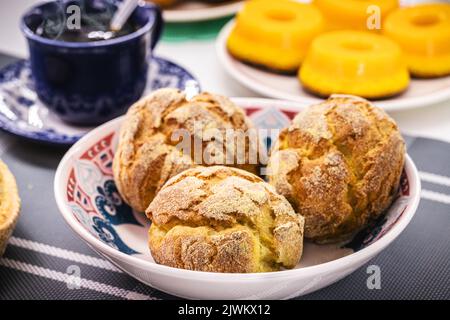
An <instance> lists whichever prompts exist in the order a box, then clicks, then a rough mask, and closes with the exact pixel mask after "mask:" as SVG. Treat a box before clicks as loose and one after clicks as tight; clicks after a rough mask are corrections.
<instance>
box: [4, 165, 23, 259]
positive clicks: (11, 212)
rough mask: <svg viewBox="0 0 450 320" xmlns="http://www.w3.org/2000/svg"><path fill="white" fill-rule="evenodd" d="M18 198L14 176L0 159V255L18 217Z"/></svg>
mask: <svg viewBox="0 0 450 320" xmlns="http://www.w3.org/2000/svg"><path fill="white" fill-rule="evenodd" d="M19 212H20V198H19V193H18V191H17V184H16V180H15V179H14V176H13V175H12V173H11V172H10V171H9V169H8V167H7V166H6V165H5V164H4V163H3V161H1V160H0V256H2V255H3V253H4V251H5V249H6V244H7V242H8V239H9V237H10V236H11V234H12V232H13V230H14V227H15V225H16V223H17V220H18V218H19Z"/></svg>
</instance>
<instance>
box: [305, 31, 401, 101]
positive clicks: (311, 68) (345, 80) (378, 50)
mask: <svg viewBox="0 0 450 320" xmlns="http://www.w3.org/2000/svg"><path fill="white" fill-rule="evenodd" d="M299 78H300V81H301V83H302V84H303V87H304V88H305V89H307V90H308V91H311V92H313V93H315V94H317V95H319V96H324V97H327V96H329V95H331V94H333V93H344V94H352V95H358V96H361V97H364V98H371V99H376V98H385V97H389V96H393V95H395V94H398V93H400V92H402V91H403V90H405V89H406V88H407V86H408V84H409V73H408V70H407V67H406V63H405V61H404V58H403V54H402V51H401V49H400V47H399V45H397V44H396V43H395V42H393V41H392V40H390V39H389V38H387V37H385V36H382V35H378V34H374V33H370V32H364V31H333V32H330V33H325V34H323V35H320V36H318V37H317V38H316V39H315V40H314V41H313V43H312V44H311V47H310V49H309V51H308V54H307V56H306V58H305V61H304V62H303V65H302V68H301V69H300V71H299Z"/></svg>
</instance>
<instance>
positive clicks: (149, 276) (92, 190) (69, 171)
mask: <svg viewBox="0 0 450 320" xmlns="http://www.w3.org/2000/svg"><path fill="white" fill-rule="evenodd" d="M234 101H235V102H236V103H237V104H238V105H240V106H241V107H243V108H245V109H246V111H247V114H248V115H249V116H250V117H251V118H252V119H253V122H254V123H255V125H256V126H257V127H259V128H281V127H285V126H286V125H287V124H288V123H289V121H290V120H289V119H290V118H292V117H293V116H294V115H295V114H296V110H298V109H299V107H301V105H300V106H299V104H298V103H293V102H285V101H278V100H269V99H252V98H237V99H234ZM122 120H123V118H117V119H115V120H112V121H110V122H108V123H106V124H104V125H102V126H100V127H98V128H97V129H94V130H93V131H91V132H90V133H88V134H87V135H86V136H84V137H83V138H82V139H81V140H79V141H78V142H77V143H76V144H75V145H74V146H73V147H72V148H71V149H70V150H69V151H68V152H67V154H66V155H65V156H64V158H63V159H62V161H61V163H60V165H59V167H58V170H57V172H56V176H55V183H54V191H55V198H56V202H57V204H58V207H59V210H60V211H61V213H62V215H63V217H64V219H65V220H66V221H67V223H68V224H69V225H70V227H71V228H72V229H73V230H74V231H75V232H76V233H77V234H78V235H79V236H80V237H81V239H82V240H84V241H85V242H87V243H88V244H89V245H90V246H91V247H92V248H94V249H95V250H96V251H97V252H98V253H99V254H101V255H102V256H104V257H105V258H107V259H108V260H110V261H111V262H112V263H114V264H115V265H116V266H118V267H119V268H120V269H122V270H124V271H125V272H126V273H128V274H130V275H131V276H133V277H135V278H136V279H138V280H140V281H142V282H144V283H146V284H148V285H150V286H152V287H155V288H157V289H160V290H162V291H164V292H167V293H169V294H173V295H177V296H180V297H185V298H194V299H281V298H292V297H296V296H300V295H303V294H307V293H310V292H313V291H315V290H318V289H321V288H323V287H325V286H327V285H329V284H331V283H333V282H336V281H338V280H339V279H341V278H343V277H345V276H346V275H348V274H350V273H351V272H353V271H355V270H356V269H357V268H359V267H361V266H362V265H363V264H365V263H366V262H368V261H369V260H370V259H371V258H373V257H374V256H375V255H377V254H378V253H379V252H381V251H382V250H383V249H384V248H386V247H387V246H388V245H389V244H390V243H391V242H392V241H393V240H394V239H395V238H396V237H397V236H398V235H399V234H400V233H401V232H402V231H403V229H404V228H405V227H406V226H407V225H408V223H409V221H410V220H411V218H412V217H413V215H414V212H415V211H416V209H417V205H418V203H419V199H420V195H419V193H420V180H419V178H418V175H417V170H416V167H415V166H414V164H413V162H412V161H411V159H410V158H409V157H407V158H406V164H405V170H404V174H403V177H402V180H401V188H400V190H399V195H398V197H397V198H396V200H395V201H394V203H393V204H392V205H391V207H390V208H389V209H388V210H387V212H386V215H385V216H383V217H382V218H380V220H379V221H377V222H376V223H375V225H374V226H372V227H371V228H367V229H366V230H363V231H361V232H360V233H359V234H358V235H357V236H355V238H354V239H353V240H352V241H351V242H349V243H347V244H345V245H344V244H340V245H315V244H312V243H308V242H306V243H305V246H304V253H303V256H302V259H301V261H300V263H299V264H298V265H297V267H296V268H295V269H293V270H283V271H278V272H269V273H250V274H231V273H211V272H199V271H190V270H183V269H176V268H171V267H167V266H164V265H159V264H156V263H155V262H154V260H153V258H152V256H151V254H150V252H149V249H148V247H147V230H148V228H149V224H150V223H149V221H147V219H146V218H145V216H144V215H143V214H142V213H138V212H133V211H132V210H131V208H130V207H129V206H128V205H126V204H125V203H124V202H123V201H122V199H121V198H120V195H119V194H118V191H117V188H116V187H115V184H114V180H113V175H112V166H111V165H112V159H113V156H114V152H115V148H116V145H117V138H118V131H119V127H120V124H121V122H122ZM263 141H265V142H266V143H267V139H263Z"/></svg>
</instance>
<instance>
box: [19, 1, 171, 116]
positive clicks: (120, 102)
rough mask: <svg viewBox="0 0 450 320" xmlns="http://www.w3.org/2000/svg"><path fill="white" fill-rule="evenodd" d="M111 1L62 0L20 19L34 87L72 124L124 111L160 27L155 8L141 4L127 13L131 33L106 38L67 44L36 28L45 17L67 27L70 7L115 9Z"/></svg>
mask: <svg viewBox="0 0 450 320" xmlns="http://www.w3.org/2000/svg"><path fill="white" fill-rule="evenodd" d="M114 3H117V2H111V1H107V0H94V1H87V0H78V1H62V0H60V1H54V2H47V3H44V4H40V5H37V6H35V7H33V8H31V9H30V10H29V11H28V12H26V13H25V15H24V16H23V17H22V23H21V28H22V31H23V33H24V34H25V37H26V38H27V40H28V46H29V51H30V63H31V70H32V75H33V78H34V82H35V90H36V92H37V95H38V97H39V98H40V99H41V100H42V102H44V103H45V104H46V105H47V106H48V108H49V109H51V110H52V111H54V112H55V113H56V114H57V115H58V116H59V117H60V118H61V119H62V120H63V121H66V122H69V123H72V124H76V125H95V124H99V123H102V122H104V121H107V120H109V119H112V118H114V117H116V116H118V115H120V114H123V113H124V112H125V111H126V110H127V108H128V107H129V106H130V105H131V104H132V103H133V102H135V101H136V100H138V99H139V98H140V97H141V95H142V93H143V91H144V89H145V85H146V81H147V74H148V66H149V59H151V54H152V50H153V48H154V47H155V45H156V43H157V42H158V40H159V38H160V35H161V30H162V26H163V21H162V18H161V12H160V10H159V9H158V7H156V6H154V5H151V4H145V5H139V6H138V7H137V8H136V9H135V11H134V12H133V14H132V16H131V17H130V19H132V20H131V21H132V23H133V25H135V26H136V29H135V31H133V32H131V33H129V34H126V35H123V36H121V37H117V38H111V39H109V40H100V41H91V42H67V41H61V40H58V37H57V36H55V38H53V39H52V38H48V37H42V36H39V35H37V28H39V27H42V25H43V24H45V23H46V22H47V21H50V26H51V27H53V28H54V29H55V25H57V24H58V23H64V25H65V23H66V21H68V20H67V19H68V18H69V15H68V14H67V16H66V12H68V11H70V10H67V9H68V6H69V5H74V4H79V5H83V6H84V7H83V8H84V9H86V10H103V9H104V8H110V7H111V6H112V10H115V9H116V7H115V4H114ZM89 6H92V8H89ZM102 6H103V7H102ZM55 17H56V18H55ZM58 19H59V20H58ZM55 21H56V23H55ZM57 29H58V27H56V29H55V30H56V31H58V30H57ZM56 31H55V34H57V32H56Z"/></svg>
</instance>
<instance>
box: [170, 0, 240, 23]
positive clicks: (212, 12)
mask: <svg viewBox="0 0 450 320" xmlns="http://www.w3.org/2000/svg"><path fill="white" fill-rule="evenodd" d="M243 3H244V1H233V2H225V3H218V4H211V3H205V2H201V1H193V2H184V3H180V4H179V5H176V6H174V7H173V8H169V9H165V10H164V11H163V17H164V20H165V21H166V22H193V21H203V20H211V19H217V18H223V17H227V16H231V15H233V14H235V13H236V12H238V11H239V10H240V8H241V7H242V4H243Z"/></svg>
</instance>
